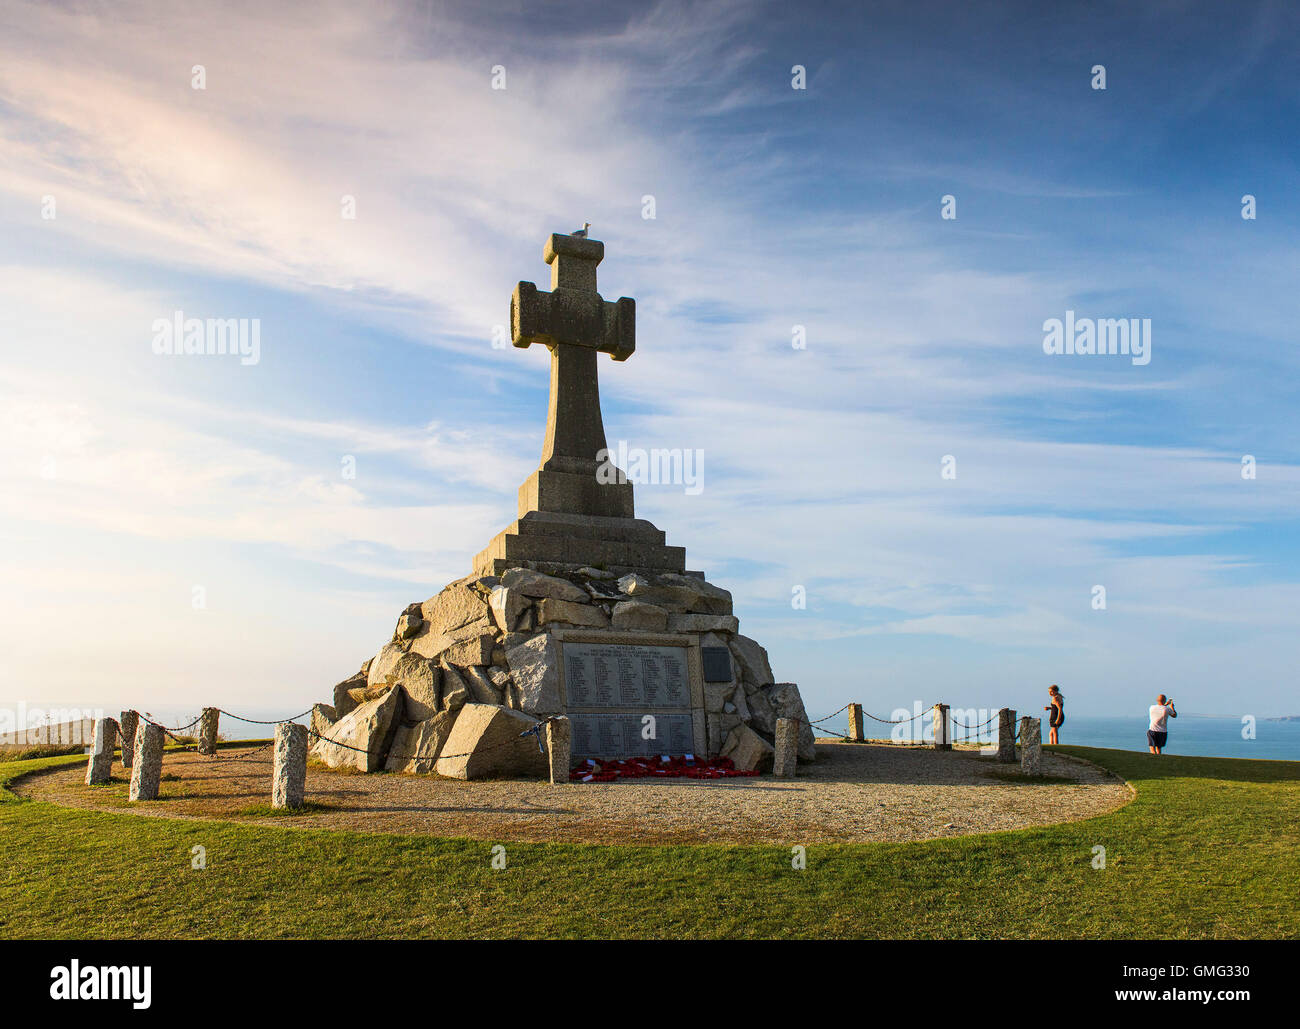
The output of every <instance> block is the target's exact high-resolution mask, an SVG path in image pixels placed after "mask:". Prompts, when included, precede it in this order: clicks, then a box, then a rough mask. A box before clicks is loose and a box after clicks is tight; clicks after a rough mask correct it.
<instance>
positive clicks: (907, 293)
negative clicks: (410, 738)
mask: <svg viewBox="0 0 1300 1029" xmlns="http://www.w3.org/2000/svg"><path fill="white" fill-rule="evenodd" d="M0 27H2V31H0V141H2V145H0V419H3V424H2V428H0V540H2V541H3V547H2V548H0V581H3V584H4V589H3V591H0V646H2V647H3V652H4V654H5V658H6V659H5V661H4V662H3V667H0V706H4V707H7V708H9V709H11V710H12V709H14V708H15V707H16V706H17V705H28V706H41V705H44V706H51V707H52V706H56V705H60V706H65V707H66V706H85V707H88V708H97V707H102V708H103V709H105V710H109V711H112V710H117V709H122V708H126V707H136V708H139V709H141V710H150V711H152V712H154V713H155V714H156V715H165V714H167V713H177V714H181V713H190V714H192V713H193V712H194V711H196V710H197V709H198V708H199V707H201V706H204V705H209V704H213V705H218V706H221V707H224V708H226V709H228V710H235V711H239V712H245V711H246V712H257V713H261V714H269V715H270V716H273V717H274V716H281V715H288V714H291V713H296V712H298V711H300V710H302V709H304V708H306V707H308V706H309V705H310V704H311V703H312V702H314V701H319V700H328V699H329V697H330V695H331V689H332V686H333V684H334V683H335V682H337V681H339V680H341V679H343V678H346V677H347V676H348V675H350V674H351V673H353V672H354V671H355V670H356V669H357V668H358V667H359V666H360V664H361V663H362V661H364V660H365V659H366V658H367V657H369V656H370V655H372V654H373V653H374V652H375V651H376V650H377V649H378V648H379V647H380V645H382V644H383V643H384V642H386V641H387V639H388V637H389V635H390V633H391V631H392V627H393V625H394V623H395V621H396V619H397V617H398V615H399V614H400V613H401V611H402V609H403V608H404V607H405V606H406V605H407V604H409V603H411V602H412V601H418V600H423V599H425V598H426V597H429V596H431V595H433V594H435V593H437V592H438V591H439V590H440V589H441V588H442V587H443V586H444V585H445V584H446V583H448V582H451V581H453V580H455V579H458V578H460V577H462V576H464V575H467V574H468V573H469V572H470V571H471V563H472V560H473V557H474V555H475V554H476V553H477V552H478V551H479V550H481V549H482V548H483V547H484V546H485V545H486V543H487V542H488V540H489V539H490V538H491V537H492V536H494V535H495V534H496V533H497V532H499V531H500V530H501V529H503V528H505V527H506V526H507V525H508V524H509V522H510V521H511V520H513V518H514V517H515V494H516V490H517V488H518V486H519V484H520V483H521V482H522V481H523V480H524V479H525V477H526V476H527V475H528V474H529V473H530V472H531V471H532V470H533V469H534V468H535V467H536V465H537V461H538V455H539V453H540V449H541V443H542V435H543V431H544V427H545V417H546V403H547V387H548V364H547V362H548V356H547V354H546V352H545V350H544V349H543V348H540V347H533V348H530V349H528V350H521V349H515V348H513V347H509V346H507V347H504V348H503V347H500V346H494V345H493V342H494V339H496V340H497V341H498V342H499V334H500V332H501V331H502V330H501V326H503V325H505V324H507V323H508V320H509V299H510V293H511V291H512V289H513V288H514V285H515V283H516V282H518V281H520V280H527V281H533V282H537V283H538V284H539V286H541V287H542V288H547V287H548V286H549V272H548V269H547V268H546V266H545V265H544V263H543V262H542V247H543V244H544V242H545V240H546V238H547V236H548V235H549V234H550V233H552V232H566V231H571V230H572V229H575V228H577V227H578V226H579V225H581V224H582V223H583V222H584V221H589V222H591V223H592V230H591V235H592V237H593V238H597V239H600V240H603V241H604V244H605V259H604V262H603V263H602V264H601V266H600V288H601V291H602V293H603V295H604V296H605V297H606V298H607V299H614V298H616V297H618V296H630V297H634V298H635V299H636V302H637V350H636V353H635V355H633V357H632V358H631V359H630V360H628V361H627V362H625V363H614V362H612V361H610V360H608V359H606V358H604V357H602V358H601V361H600V377H601V381H600V387H601V396H602V401H603V410H604V422H605V428H606V433H607V436H608V437H609V441H610V443H611V445H613V446H617V445H618V443H619V441H623V442H625V443H626V445H627V446H629V447H633V448H643V449H646V450H649V449H652V448H684V449H686V450H689V451H691V452H697V453H698V454H700V455H701V456H700V458H699V460H701V461H702V465H701V466H700V467H701V468H702V471H703V478H702V480H701V483H700V488H697V489H694V490H690V489H688V488H687V487H685V486H684V485H683V484H681V483H677V484H671V483H670V484H642V485H639V486H637V491H636V503H637V514H638V516H640V517H643V518H648V519H650V520H652V521H653V522H654V523H655V524H656V525H658V526H659V527H660V528H662V529H664V530H665V531H666V532H667V534H668V542H669V543H671V544H674V545H679V546H685V547H686V552H687V567H688V568H691V569H698V570H701V571H703V572H705V573H706V575H707V576H708V578H709V580H710V581H712V582H715V583H717V584H719V585H722V586H724V587H726V588H727V589H730V590H731V591H732V593H733V595H734V598H735V609H736V613H737V615H738V616H739V617H740V621H741V631H742V632H744V633H746V634H747V635H749V636H752V637H754V638H756V639H758V640H759V641H760V642H761V643H763V644H764V645H765V646H766V647H767V648H768V650H769V652H770V655H771V660H772V665H773V669H774V671H775V674H776V677H777V678H778V679H779V680H781V681H793V682H797V683H799V685H800V688H801V691H802V692H803V695H804V698H805V701H806V705H807V708H808V710H809V712H810V713H811V714H812V716H813V717H817V716H818V715H821V714H824V713H826V712H829V711H832V710H834V709H835V708H838V707H840V706H841V705H842V704H844V703H847V702H848V701H858V702H861V703H863V704H864V705H865V706H866V708H867V710H868V711H871V712H875V713H877V714H882V715H888V714H889V713H890V712H892V711H894V710H895V709H898V708H908V709H911V708H912V706H913V704H914V703H917V702H921V703H923V704H926V705H928V704H930V703H934V702H937V701H942V702H945V703H949V704H951V705H953V706H954V707H961V708H970V707H987V708H990V709H996V708H998V707H1001V706H1004V705H1005V706H1011V707H1016V708H1017V709H1019V710H1021V711H1026V712H1032V711H1033V710H1035V709H1036V707H1038V706H1041V704H1045V703H1046V700H1045V690H1046V687H1047V685H1048V684H1050V683H1058V684H1060V687H1061V690H1062V692H1063V693H1065V695H1066V697H1067V698H1068V699H1067V703H1068V704H1069V705H1070V709H1071V710H1072V711H1074V712H1075V713H1078V714H1085V715H1119V714H1130V713H1135V712H1136V716H1137V717H1141V715H1142V713H1143V712H1144V711H1145V708H1146V706H1147V705H1148V704H1149V703H1150V702H1151V699H1152V697H1153V696H1154V694H1155V693H1157V692H1165V693H1168V694H1170V695H1172V696H1174V697H1175V698H1176V699H1177V700H1178V701H1179V704H1180V707H1181V709H1182V710H1184V711H1199V712H1202V713H1214V714H1228V715H1234V716H1238V715H1242V714H1255V715H1257V716H1261V717H1267V716H1269V715H1278V714H1295V713H1300V699H1297V697H1296V693H1297V690H1296V672H1295V669H1296V668H1297V667H1298V666H1300V660H1298V659H1300V632H1297V621H1298V615H1297V613H1298V612H1300V533H1298V532H1297V524H1296V511H1297V507H1298V502H1300V440H1298V436H1300V434H1298V433H1297V431H1296V430H1297V416H1296V388H1295V383H1296V373H1297V370H1298V368H1300V350H1298V349H1297V347H1298V343H1297V334H1296V326H1297V324H1300V300H1298V298H1297V292H1298V291H1297V284H1300V258H1298V257H1297V250H1296V242H1295V241H1296V239H1297V238H1300V232H1298V231H1297V230H1298V228H1300V225H1298V222H1300V219H1298V218H1297V213H1296V208H1297V202H1298V197H1297V184H1300V174H1298V172H1300V169H1298V168H1297V162H1298V154H1300V151H1298V150H1297V148H1296V145H1295V127H1296V125H1297V124H1300V98H1298V95H1297V93H1296V91H1295V88H1294V84H1295V82H1296V81H1297V77H1298V73H1300V48H1298V47H1297V46H1296V43H1297V38H1298V35H1300V33H1298V30H1300V14H1298V13H1297V10H1296V9H1295V8H1294V7H1292V6H1289V5H1286V4H1283V3H1241V4H1236V5H1223V4H1217V3H1208V4H1194V3H1149V4H1142V5H1133V4H1130V3H1087V4H1052V5H1047V6H1044V5H1040V4H1035V3H1005V4H982V5H965V4H935V3H925V2H916V0H910V2H907V3H873V4H866V5H854V7H853V9H852V10H845V9H842V8H841V7H840V6H839V5H817V4H811V5H810V4H797V5H795V4H782V3H750V2H720V3H709V4H703V3H700V4H696V3H678V2H664V3H658V4H642V5H626V4H620V3H608V4H602V5H599V6H597V5H566V4H548V5H545V7H534V6H526V5H522V4H519V3H491V2H488V3H481V2H480V3H464V4H460V3H447V4H442V3H427V2H424V3H419V2H415V3H405V4H404V3H376V4H366V5H356V4H345V3H328V2H327V3H311V4H307V3H303V4H298V3H293V2H289V0H282V2H277V3H275V4H259V3H247V4H241V3H225V4H220V5H215V4H210V3H201V4H200V3H184V2H180V3H175V2H169V3H161V2H154V3H132V2H125V3H114V4H111V5H110V4H106V3H99V2H85V3H73V2H66V3H23V2H20V0H0ZM1099 65H1100V66H1103V67H1104V69H1105V71H1104V74H1105V83H1104V84H1105V88H1104V89H1100V88H1096V86H1097V85H1098V77H1097V72H1096V71H1095V69H1096V67H1097V66H1099ZM800 69H802V71H800ZM796 86H802V87H803V88H796ZM199 87H201V88H199ZM494 87H495V88H494ZM1246 196H1250V197H1253V198H1254V215H1255V216H1254V217H1253V218H1245V217H1243V211H1244V210H1245V201H1244V200H1243V198H1244V197H1246ZM945 198H950V199H949V200H945ZM348 214H352V215H354V217H347V216H346V215H348ZM945 214H949V215H951V214H955V217H944V215H945ZM177 311H182V312H184V317H187V318H189V317H194V318H200V319H208V318H221V319H250V320H253V319H255V320H256V322H257V324H258V326H259V331H260V336H259V343H260V347H259V351H258V354H257V360H256V362H252V361H248V362H245V361H243V360H241V359H240V357H239V356H233V355H221V354H211V355H209V354H180V355H177V354H166V353H162V354H160V353H156V352H155V351H156V350H157V349H158V347H157V346H156V345H155V344H156V341H157V339H156V338H157V335H158V329H157V325H156V323H158V322H159V321H160V320H161V321H162V322H169V321H170V320H171V319H172V318H173V317H174V313H175V312H177ZM1067 311H1071V312H1074V314H1073V315H1072V316H1071V317H1077V318H1079V319H1085V318H1092V319H1103V318H1123V319H1138V320H1139V324H1141V323H1142V320H1149V324H1150V337H1149V338H1150V360H1149V363H1145V364H1141V363H1135V362H1134V361H1133V360H1132V359H1131V358H1130V357H1129V356H1126V355H1123V354H1115V355H1110V354H1106V355H1087V354H1065V353H1047V352H1045V349H1044V336H1045V334H1046V324H1047V323H1048V322H1049V321H1050V320H1051V319H1060V320H1064V319H1065V318H1066V317H1067V315H1066V312H1067ZM796 327H799V328H801V330H802V333H801V334H802V344H803V345H801V346H796V345H795V344H796V342H798V341H799V340H798V336H799V334H800V332H799V328H796ZM1247 457H1249V458H1250V459H1251V461H1247V460H1246V458H1247ZM1252 461H1253V464H1252ZM1247 465H1251V467H1253V471H1254V477H1253V478H1251V477H1247V476H1246V475H1244V474H1243V468H1244V467H1246V466H1247ZM1098 587H1101V588H1102V589H1103V590H1104V607H1101V606H1098V600H1099V599H1102V598H1103V595H1102V594H1099V593H1098V591H1097V588H1098ZM800 598H803V601H804V602H803V604H802V605H800V604H799V599H800Z"/></svg>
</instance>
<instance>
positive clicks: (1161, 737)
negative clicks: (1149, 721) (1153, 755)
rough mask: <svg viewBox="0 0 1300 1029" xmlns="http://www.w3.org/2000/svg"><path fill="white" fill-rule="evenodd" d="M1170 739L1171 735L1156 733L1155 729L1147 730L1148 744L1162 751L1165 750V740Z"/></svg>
mask: <svg viewBox="0 0 1300 1029" xmlns="http://www.w3.org/2000/svg"><path fill="white" fill-rule="evenodd" d="M1167 739H1169V733H1167V732H1156V731H1155V730H1154V729H1148V730H1147V743H1149V744H1150V745H1151V746H1153V747H1158V748H1159V749H1161V750H1164V749H1165V740H1167Z"/></svg>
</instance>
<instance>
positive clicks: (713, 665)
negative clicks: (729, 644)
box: [700, 647, 731, 682]
mask: <svg viewBox="0 0 1300 1029" xmlns="http://www.w3.org/2000/svg"><path fill="white" fill-rule="evenodd" d="M700 658H701V659H702V660H703V662H704V681H705V682H731V651H730V650H728V649H727V648H726V647H701V648H700Z"/></svg>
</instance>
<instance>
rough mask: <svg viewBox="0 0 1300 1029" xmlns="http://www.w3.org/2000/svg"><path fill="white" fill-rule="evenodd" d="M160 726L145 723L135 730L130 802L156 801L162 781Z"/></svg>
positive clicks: (161, 736) (161, 738)
mask: <svg viewBox="0 0 1300 1029" xmlns="http://www.w3.org/2000/svg"><path fill="white" fill-rule="evenodd" d="M162 755H163V731H162V726H160V725H154V724H153V722H145V723H144V726H143V727H142V728H140V729H137V730H136V734H135V761H134V763H133V764H132V766H131V793H130V799H131V800H157V799H158V783H159V782H161V781H162Z"/></svg>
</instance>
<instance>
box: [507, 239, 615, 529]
mask: <svg viewBox="0 0 1300 1029" xmlns="http://www.w3.org/2000/svg"><path fill="white" fill-rule="evenodd" d="M542 256H543V258H544V259H545V260H546V263H547V264H549V265H550V266H551V291H550V292H549V293H547V292H544V291H542V290H539V289H538V288H537V287H536V286H535V285H534V284H533V283H531V282H521V283H519V284H518V285H517V286H516V287H515V292H514V295H513V296H512V297H511V298H510V335H511V339H512V341H513V342H514V345H515V346H517V347H528V346H531V345H532V344H533V343H541V344H543V345H545V346H546V347H547V349H549V350H550V352H551V398H550V407H549V409H548V410H547V414H546V442H545V443H544V444H543V446H542V460H541V465H540V467H539V468H538V472H539V473H541V475H540V476H538V475H536V474H535V475H534V479H533V480H530V482H529V483H526V484H525V486H524V491H521V504H520V506H521V508H523V507H524V506H525V503H526V502H527V503H528V505H529V507H530V509H531V510H551V511H564V512H566V513H571V514H591V515H602V516H613V517H631V516H632V510H631V499H632V497H631V491H630V490H627V491H626V500H624V499H623V491H621V490H619V489H617V488H615V489H612V490H610V489H606V490H596V489H595V486H596V485H597V484H596V479H595V476H596V469H597V466H598V464H599V462H598V460H597V454H598V453H599V452H600V451H602V450H604V449H605V447H606V442H605V425H604V422H603V421H602V420H601V416H600V386H599V383H598V381H597V374H596V357H597V355H598V354H609V355H610V356H611V357H612V358H613V359H614V360H615V361H626V360H627V359H628V358H629V357H631V356H632V353H633V351H634V350H635V349H636V301H635V300H632V299H631V298H629V297H620V298H619V299H618V300H616V301H611V300H605V299H604V298H603V297H602V296H601V295H600V293H598V292H597V291H596V265H598V264H600V262H601V260H603V259H604V256H605V244H604V243H602V242H600V240H596V239H582V238H580V237H577V236H562V235H558V234H553V235H552V236H551V238H550V239H549V240H547V242H546V247H545V249H544V251H543V253H542ZM548 473H549V474H548ZM568 476H576V477H581V478H582V480H584V481H581V482H578V481H574V482H567V481H565V478H564V477H568ZM525 498H527V499H525Z"/></svg>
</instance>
